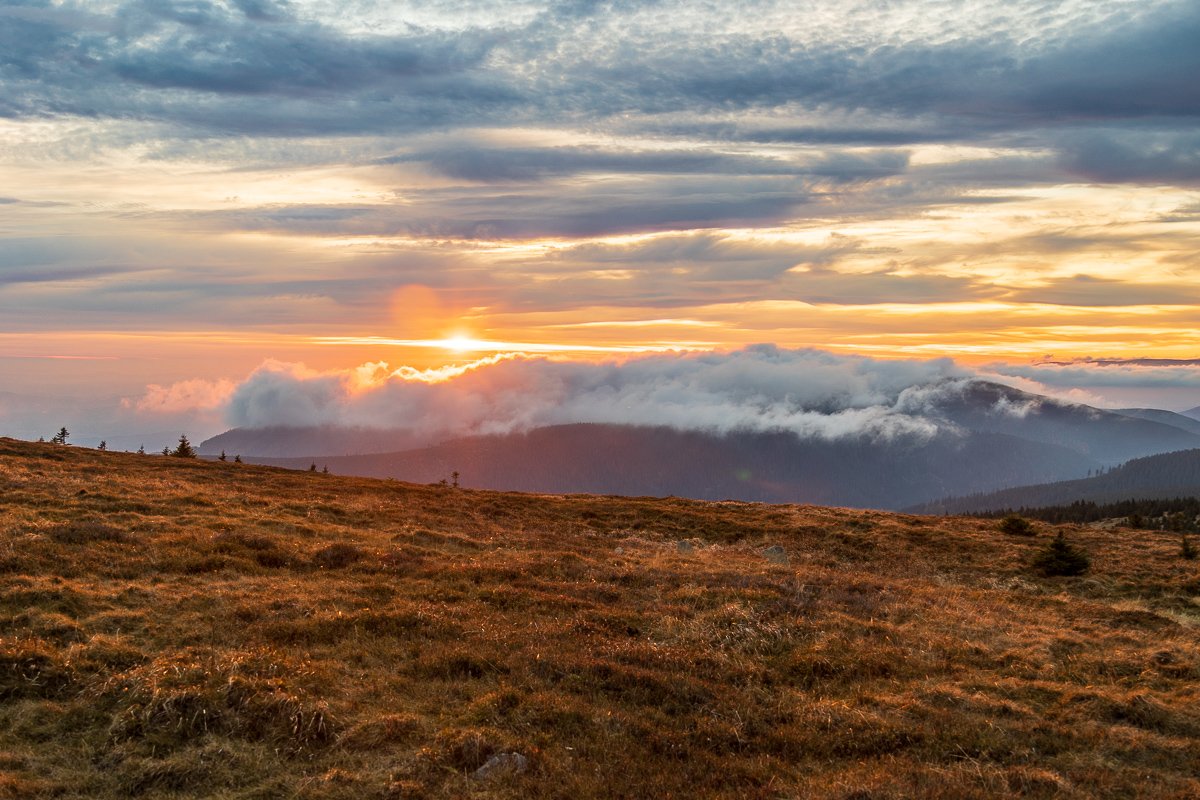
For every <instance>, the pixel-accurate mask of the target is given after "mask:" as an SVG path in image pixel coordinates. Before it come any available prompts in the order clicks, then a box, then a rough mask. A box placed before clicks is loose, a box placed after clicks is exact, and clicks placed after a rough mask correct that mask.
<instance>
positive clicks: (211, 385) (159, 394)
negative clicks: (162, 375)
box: [122, 378, 235, 414]
mask: <svg viewBox="0 0 1200 800" xmlns="http://www.w3.org/2000/svg"><path fill="white" fill-rule="evenodd" d="M234 388H235V384H234V382H233V381H231V380H216V381H209V380H203V379H200V378H194V379H191V380H186V381H178V382H176V383H173V384H171V385H170V386H159V385H158V384H150V385H149V386H147V387H146V393H145V394H144V395H142V396H141V397H140V398H138V399H137V400H128V399H127V400H125V401H124V402H123V403H122V406H123V407H124V408H133V409H136V410H137V411H142V412H149V413H152V414H179V413H181V412H186V411H213V410H217V409H220V408H222V407H223V406H224V405H225V404H226V403H227V402H228V401H229V398H230V395H232V394H233V390H234Z"/></svg>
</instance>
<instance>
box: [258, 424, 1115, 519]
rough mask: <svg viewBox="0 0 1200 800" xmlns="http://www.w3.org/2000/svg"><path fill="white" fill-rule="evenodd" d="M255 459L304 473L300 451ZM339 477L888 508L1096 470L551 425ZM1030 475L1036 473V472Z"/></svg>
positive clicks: (1047, 450)
mask: <svg viewBox="0 0 1200 800" xmlns="http://www.w3.org/2000/svg"><path fill="white" fill-rule="evenodd" d="M248 460H250V461H253V462H255V463H264V464H274V465H276V466H286V467H292V468H298V469H303V468H306V467H308V466H309V465H310V459H308V458H304V459H259V458H253V457H251V458H249V459H248ZM326 465H327V466H328V467H329V469H330V470H331V471H333V472H335V473H338V474H351V475H363V476H369V477H393V478H397V479H400V480H406V481H413V482H417V483H430V482H434V481H438V480H441V479H443V478H449V476H450V474H451V472H454V471H457V472H459V473H460V474H461V480H462V482H463V485H465V486H471V487H473V488H487V489H506V490H514V491H533V492H564V493H567V492H589V493H595V494H620V495H656V496H668V495H678V496H683V497H695V498H700V499H710V500H720V499H726V498H728V499H737V500H753V501H763V502H803V503H822V504H828V505H842V506H857V507H870V508H898V507H901V506H905V505H910V504H912V503H917V502H921V501H924V500H929V499H932V498H935V497H941V496H945V495H947V494H959V493H966V492H972V491H982V490H986V489H990V488H992V487H996V486H1006V485H1007V486H1011V485H1014V484H1017V483H1021V482H1024V481H1028V480H1029V479H1030V477H1031V476H1037V477H1038V478H1041V479H1042V480H1054V479H1055V478H1057V477H1061V476H1063V475H1078V474H1082V473H1085V472H1086V471H1087V470H1088V469H1090V468H1092V467H1094V466H1095V462H1093V461H1091V460H1089V459H1088V458H1086V457H1085V456H1083V455H1081V454H1079V453H1076V452H1074V451H1072V450H1070V449H1068V448H1065V447H1061V446H1059V445H1054V444H1047V443H1042V442H1033V441H1028V440H1024V439H1019V438H1016V437H1013V436H1008V435H1005V434H945V435H943V436H941V437H938V438H936V439H934V440H933V441H928V442H926V441H919V440H914V439H902V438H898V439H894V440H891V441H880V440H873V439H867V438H861V439H849V440H847V439H841V440H835V441H827V440H821V439H800V438H798V437H796V436H795V435H793V434H791V433H737V434H731V435H728V436H719V435H715V434H709V433H701V432H697V431H678V430H674V429H671V428H644V427H633V426H619V425H589V424H579V425H561V426H554V427H549V428H539V429H536V430H533V431H529V432H528V433H518V434H510V435H507V436H480V437H471V438H465V439H457V440H454V441H450V442H445V443H443V444H440V445H436V446H433V447H426V448H421V449H417V450H410V451H406V452H398V453H384V454H374V455H362V456H341V457H331V458H323V459H320V460H319V461H318V467H324V466H326ZM1035 479H1036V478H1035Z"/></svg>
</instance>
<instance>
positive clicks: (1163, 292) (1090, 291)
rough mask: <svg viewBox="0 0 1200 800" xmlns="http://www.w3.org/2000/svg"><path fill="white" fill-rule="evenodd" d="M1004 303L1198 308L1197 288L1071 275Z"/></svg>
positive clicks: (1014, 294)
mask: <svg viewBox="0 0 1200 800" xmlns="http://www.w3.org/2000/svg"><path fill="white" fill-rule="evenodd" d="M1006 299H1008V300H1015V301H1017V302H1025V303H1054V304H1056V305H1064V306H1088V307H1103V306H1131V305H1168V306H1171V305H1179V306H1187V305H1196V304H1200V288H1195V287H1185V286H1182V285H1180V284H1165V283H1164V284H1155V283H1131V282H1129V281H1120V280H1110V279H1105V278H1097V277H1095V276H1092V275H1074V276H1071V277H1069V278H1060V279H1055V280H1051V281H1046V282H1045V283H1042V284H1039V285H1038V286H1036V287H1032V288H1028V289H1021V290H1018V291H1014V292H1012V293H1011V294H1009V295H1008V297H1007V298H1006Z"/></svg>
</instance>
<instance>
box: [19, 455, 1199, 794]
mask: <svg viewBox="0 0 1200 800" xmlns="http://www.w3.org/2000/svg"><path fill="white" fill-rule="evenodd" d="M1067 531H1068V537H1069V538H1070V539H1071V540H1072V541H1073V542H1074V543H1076V544H1079V545H1081V546H1082V547H1084V548H1085V549H1086V550H1087V552H1088V553H1089V554H1090V555H1091V557H1092V565H1093V566H1092V570H1091V572H1089V573H1088V574H1087V575H1085V576H1083V577H1081V578H1042V577H1040V576H1039V575H1037V574H1036V573H1035V572H1034V571H1033V570H1032V569H1031V568H1030V566H1029V565H1030V561H1031V559H1032V556H1033V555H1034V553H1035V552H1036V551H1037V549H1038V548H1039V547H1040V546H1042V544H1044V542H1045V541H1046V540H1047V538H1048V537H1049V536H1050V535H1052V533H1053V531H1049V532H1047V531H1043V532H1041V534H1040V535H1039V536H1037V537H1036V538H1023V537H1011V536H1005V535H1003V534H1001V533H999V532H998V531H997V530H996V525H995V522H994V521H976V520H971V519H963V518H947V519H939V518H921V517H911V516H904V515H897V514H885V513H876V512H861V511H848V510H842V509H827V508H814V507H792V506H758V505H751V504H744V503H700V502H691V501H685V500H678V499H663V500H653V499H627V498H603V497H590V496H575V497H549V496H534V495H516V494H503V493H497V492H477V491H470V490H454V489H450V488H444V487H424V486H412V485H408V484H403V483H397V482H392V481H374V480H361V479H351V478H341V477H335V476H329V475H322V474H319V473H317V474H314V473H308V472H287V471H283V470H276V469H270V468H263V467H252V466H249V465H240V464H232V463H223V464H222V463H204V462H187V461H182V460H179V459H168V458H161V457H150V456H134V455H126V454H121V453H111V452H110V453H99V452H95V451H88V450H81V449H78V448H65V447H58V446H53V445H41V444H31V443H24V442H15V441H12V440H5V439H0V584H2V586H3V591H2V593H0V798H3V797H14V798H15V797H21V798H25V797H58V798H82V797H89V798H92V797H99V798H116V797H130V796H138V797H160V798H168V797H197V796H206V797H220V798H272V797H300V798H363V797H378V798H387V797H391V798H401V797H435V798H436V797H445V798H450V797H481V798H483V797H495V798H501V797H511V798H519V797H561V798H587V797H597V798H599V797H606V798H607V797H628V798H643V797H656V798H667V797H676V798H695V797H728V798H735V797H736V798H745V797H751V798H752V797H761V798H797V797H835V798H891V797H895V798H908V797H919V798H970V797H1009V796H1026V797H1047V798H1049V797H1062V798H1073V797H1078V798H1084V797H1097V796H1107V797H1175V798H1186V797H1197V796H1200V780H1197V778H1196V777H1195V776H1197V775H1200V645H1198V644H1197V641H1198V640H1197V634H1198V632H1200V628H1198V624H1200V598H1198V595H1200V573H1198V572H1197V566H1196V564H1195V562H1189V561H1186V560H1184V559H1181V558H1180V557H1179V547H1178V541H1177V539H1176V538H1173V536H1172V535H1168V534H1158V533H1153V532H1149V531H1138V532H1131V531H1125V530H1108V531H1102V530H1087V529H1081V528H1069V529H1067ZM680 540H687V541H689V542H691V543H692V545H693V548H692V550H691V551H690V552H688V551H687V548H680V547H678V546H677V544H676V543H677V542H678V541H680ZM774 544H779V545H782V546H783V547H784V548H786V551H787V559H786V563H781V562H782V561H783V560H782V559H778V558H777V559H776V560H774V561H772V560H769V559H768V558H766V557H764V554H763V552H762V551H763V549H764V548H766V547H768V546H770V545H774ZM506 752H517V753H520V754H522V755H524V756H526V757H527V758H528V760H529V768H528V769H527V770H526V771H525V772H523V773H516V772H512V771H509V772H500V773H498V774H497V775H495V776H494V777H492V778H489V779H486V780H479V779H475V778H473V777H472V773H473V771H474V770H475V769H477V768H478V767H479V766H480V765H482V764H483V763H486V761H487V759H488V758H489V757H491V756H492V755H494V754H498V753H506Z"/></svg>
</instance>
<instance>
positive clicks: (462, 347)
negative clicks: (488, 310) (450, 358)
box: [442, 334, 480, 353]
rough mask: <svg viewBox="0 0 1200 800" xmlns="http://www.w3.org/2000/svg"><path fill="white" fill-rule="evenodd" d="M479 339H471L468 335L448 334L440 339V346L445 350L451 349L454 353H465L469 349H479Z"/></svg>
mask: <svg viewBox="0 0 1200 800" xmlns="http://www.w3.org/2000/svg"><path fill="white" fill-rule="evenodd" d="M479 344H480V343H479V341H478V340H476V339H472V338H470V337H469V336H463V335H462V334H459V335H457V336H449V337H447V338H445V339H443V340H442V347H444V348H446V349H447V350H452V351H454V352H455V353H466V352H468V351H470V350H478V349H479Z"/></svg>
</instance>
